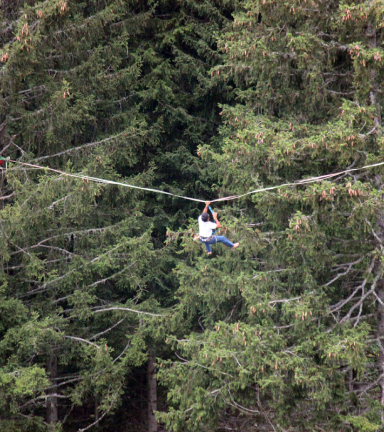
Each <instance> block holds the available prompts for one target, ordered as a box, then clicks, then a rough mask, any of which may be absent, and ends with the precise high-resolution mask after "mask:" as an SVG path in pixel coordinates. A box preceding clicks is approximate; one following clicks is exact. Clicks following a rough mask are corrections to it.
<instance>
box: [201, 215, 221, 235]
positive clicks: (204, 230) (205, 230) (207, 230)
mask: <svg viewBox="0 0 384 432" xmlns="http://www.w3.org/2000/svg"><path fill="white" fill-rule="evenodd" d="M198 221H199V235H200V236H201V237H211V235H212V230H214V229H215V228H216V227H217V225H216V224H215V223H214V222H204V221H203V220H202V219H201V215H200V216H199V219H198Z"/></svg>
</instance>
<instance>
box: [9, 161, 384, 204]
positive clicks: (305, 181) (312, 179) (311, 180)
mask: <svg viewBox="0 0 384 432" xmlns="http://www.w3.org/2000/svg"><path fill="white" fill-rule="evenodd" d="M9 162H13V163H16V164H19V165H24V166H29V167H32V168H37V169H41V170H47V171H52V172H55V173H58V174H61V175H64V176H68V177H74V178H79V179H82V180H89V181H93V182H95V183H102V184H111V185H117V186H123V187H129V188H133V189H141V190H144V191H148V192H155V193H161V194H164V195H170V196H174V197H176V198H182V199H185V200H189V201H196V202H202V203H205V202H206V201H210V202H211V203H212V202H220V201H231V200H235V199H239V198H242V197H245V196H247V195H252V194H256V193H260V192H265V191H270V190H273V189H279V188H282V187H287V186H301V185H305V184H308V183H315V182H320V181H322V180H327V179H329V178H332V177H336V176H339V175H341V174H347V173H349V172H354V171H361V170H364V169H369V168H375V167H378V166H381V165H384V162H378V163H376V164H372V165H365V166H363V167H360V168H350V169H346V170H344V171H339V172H336V173H331V174H325V175H321V176H318V177H310V178H307V179H303V180H297V181H295V182H293V183H283V184H280V185H278V186H270V187H266V188H260V189H254V190H252V191H249V192H246V193H244V194H241V195H233V196H227V197H223V198H216V199H213V200H201V199H198V198H191V197H187V196H183V195H177V194H173V193H171V192H166V191H162V190H159V189H152V188H145V187H141V186H135V185H131V184H127V183H121V182H116V181H113V180H106V179H101V178H97V177H90V176H86V175H80V174H71V173H67V172H64V171H60V170H57V169H54V168H49V167H44V166H40V165H33V164H29V163H26V162H20V161H14V160H10V159H9Z"/></svg>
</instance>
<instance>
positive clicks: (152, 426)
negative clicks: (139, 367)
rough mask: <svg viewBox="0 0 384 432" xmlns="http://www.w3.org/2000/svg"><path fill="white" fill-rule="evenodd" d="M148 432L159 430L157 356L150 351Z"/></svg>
mask: <svg viewBox="0 0 384 432" xmlns="http://www.w3.org/2000/svg"><path fill="white" fill-rule="evenodd" d="M147 379H148V432H157V421H156V417H155V414H154V412H155V411H157V381H156V358H155V356H154V355H153V354H152V353H150V354H149V358H148V369H147Z"/></svg>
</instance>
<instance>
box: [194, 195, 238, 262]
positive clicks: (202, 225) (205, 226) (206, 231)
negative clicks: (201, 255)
mask: <svg viewBox="0 0 384 432" xmlns="http://www.w3.org/2000/svg"><path fill="white" fill-rule="evenodd" d="M205 204H206V205H205V208H204V210H203V213H202V214H201V215H200V216H199V218H198V221H199V240H200V241H201V242H202V243H204V244H205V247H206V249H207V253H208V255H211V253H212V248H211V245H212V244H215V243H223V244H224V245H225V246H227V247H230V248H231V249H236V248H237V247H239V243H232V242H231V241H229V240H228V239H227V237H224V236H218V235H213V233H212V230H214V229H216V228H221V223H220V222H219V220H218V219H217V213H215V212H213V211H212V209H211V207H210V206H209V205H210V204H211V202H210V201H206V203H205ZM208 208H209V209H210V210H211V212H212V216H213V219H214V220H215V222H210V221H209V214H208Z"/></svg>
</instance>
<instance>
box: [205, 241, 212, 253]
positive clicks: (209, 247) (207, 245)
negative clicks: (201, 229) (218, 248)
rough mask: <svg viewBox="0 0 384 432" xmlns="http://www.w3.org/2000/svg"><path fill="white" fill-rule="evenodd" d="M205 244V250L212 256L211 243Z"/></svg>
mask: <svg viewBox="0 0 384 432" xmlns="http://www.w3.org/2000/svg"><path fill="white" fill-rule="evenodd" d="M203 243H204V244H205V248H206V249H207V254H208V255H211V253H212V248H211V245H210V244H209V243H206V242H203Z"/></svg>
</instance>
